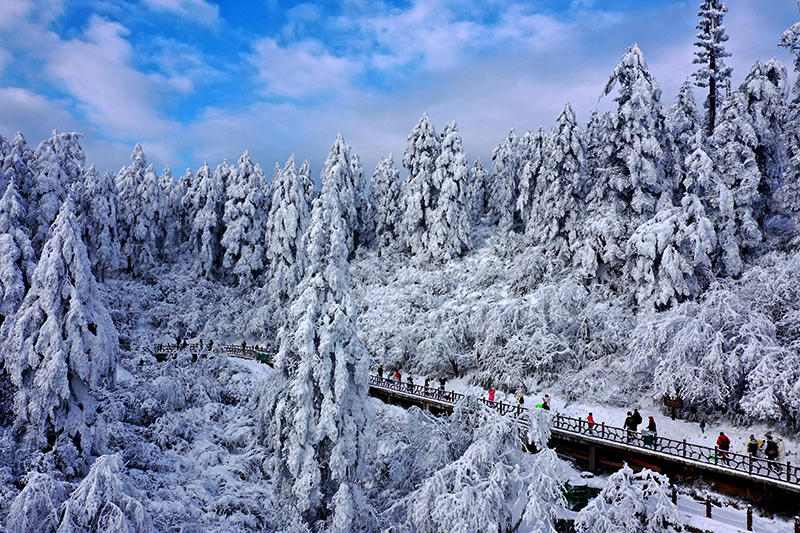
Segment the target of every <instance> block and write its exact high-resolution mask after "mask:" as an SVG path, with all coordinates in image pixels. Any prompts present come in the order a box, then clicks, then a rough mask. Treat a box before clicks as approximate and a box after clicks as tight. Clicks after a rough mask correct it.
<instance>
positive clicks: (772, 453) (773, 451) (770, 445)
mask: <svg viewBox="0 0 800 533" xmlns="http://www.w3.org/2000/svg"><path fill="white" fill-rule="evenodd" d="M764 455H766V456H767V459H769V461H770V463H769V467H770V468H774V469H775V470H778V471H780V467H779V466H778V465H777V464H776V463H775V460H776V459H777V458H778V443H776V442H775V441H774V440H772V435H767V442H766V443H765V444H764Z"/></svg>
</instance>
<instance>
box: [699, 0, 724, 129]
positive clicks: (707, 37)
mask: <svg viewBox="0 0 800 533" xmlns="http://www.w3.org/2000/svg"><path fill="white" fill-rule="evenodd" d="M727 12H728V6H727V5H726V4H725V3H724V2H720V1H719V0H704V1H703V3H701V4H700V8H699V9H698V11H697V16H698V17H699V20H698V21H697V29H698V30H700V33H698V34H697V41H695V43H694V45H695V46H696V47H697V48H698V50H697V51H696V52H695V53H694V55H695V58H694V60H693V61H692V63H694V64H696V65H700V67H699V68H698V69H697V71H696V72H695V73H694V74H693V76H694V79H695V83H696V84H697V86H698V87H702V88H706V87H707V88H708V97H707V98H706V100H705V102H704V103H703V106H704V107H705V109H706V131H707V134H708V136H709V137H710V136H711V134H712V133H714V128H715V127H716V122H717V121H716V116H717V111H718V110H719V108H720V107H721V105H722V103H723V101H724V98H725V96H724V95H722V94H721V91H726V92H727V91H730V84H731V72H733V68H732V67H728V66H726V65H725V58H726V57H730V55H731V54H730V53H729V52H726V51H725V45H724V43H725V42H726V41H727V40H728V36H727V35H726V34H725V26H724V25H723V23H722V19H723V18H724V17H725V13H727Z"/></svg>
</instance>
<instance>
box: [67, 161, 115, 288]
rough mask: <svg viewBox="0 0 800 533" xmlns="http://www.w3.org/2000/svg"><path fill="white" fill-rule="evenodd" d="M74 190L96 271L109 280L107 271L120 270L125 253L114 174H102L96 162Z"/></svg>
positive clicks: (81, 223) (90, 256)
mask: <svg viewBox="0 0 800 533" xmlns="http://www.w3.org/2000/svg"><path fill="white" fill-rule="evenodd" d="M73 191H74V192H73V194H74V200H75V208H76V210H77V213H76V214H77V217H78V224H79V226H80V227H81V228H83V234H82V235H83V242H84V244H86V249H87V252H88V254H89V262H90V263H91V265H92V271H93V272H94V274H95V277H97V278H98V280H99V281H105V278H106V273H113V272H116V271H117V270H119V268H120V256H121V253H122V252H121V246H120V238H119V227H118V222H117V212H118V205H117V185H116V182H115V176H114V173H113V172H111V171H108V172H106V173H105V174H103V175H102V176H101V175H100V173H99V172H98V171H97V168H95V166H94V165H92V166H90V167H89V169H88V170H87V171H86V173H85V175H84V178H83V181H82V182H78V183H76V184H75V186H73Z"/></svg>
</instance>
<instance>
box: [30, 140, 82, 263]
mask: <svg viewBox="0 0 800 533" xmlns="http://www.w3.org/2000/svg"><path fill="white" fill-rule="evenodd" d="M81 137H82V135H81V134H80V133H58V132H57V131H55V130H54V131H53V135H52V137H50V138H49V139H47V140H45V141H42V142H41V143H40V144H39V146H38V148H36V151H35V152H34V157H35V158H36V168H37V170H38V172H37V174H36V179H35V182H34V185H33V188H32V189H31V191H30V194H29V195H28V198H27V200H28V226H29V227H30V228H31V235H32V237H31V244H32V245H33V249H34V250H35V251H36V252H37V253H38V252H39V251H40V250H41V249H42V245H43V244H44V241H45V240H46V239H47V230H49V229H50V225H51V224H52V223H53V221H54V220H55V219H56V215H58V211H59V209H61V205H62V204H63V203H64V200H65V199H66V198H67V191H68V190H69V188H70V186H71V185H72V184H73V183H75V182H76V181H78V180H79V179H81V178H82V176H81V174H82V173H83V164H84V162H85V161H86V156H85V155H84V153H83V148H81V145H80V143H79V142H78V140H79V139H80V138H81Z"/></svg>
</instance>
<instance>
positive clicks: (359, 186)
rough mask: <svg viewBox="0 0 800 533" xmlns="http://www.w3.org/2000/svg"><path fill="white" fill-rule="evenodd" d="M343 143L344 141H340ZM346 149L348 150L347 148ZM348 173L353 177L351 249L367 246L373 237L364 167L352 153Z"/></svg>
mask: <svg viewBox="0 0 800 533" xmlns="http://www.w3.org/2000/svg"><path fill="white" fill-rule="evenodd" d="M342 140H343V141H344V139H342ZM348 148H350V147H349V146H348ZM350 173H351V174H352V176H353V192H354V196H353V204H354V205H355V208H356V226H355V231H354V234H353V244H354V246H353V248H354V249H356V248H359V247H361V246H369V245H370V244H371V243H372V239H373V238H374V235H372V234H371V232H370V229H371V226H370V220H371V219H372V214H371V213H370V211H369V202H367V198H366V197H365V196H364V194H365V192H366V188H367V180H366V178H365V177H364V167H363V165H362V164H361V158H360V157H359V156H358V154H357V153H355V152H353V153H352V155H351V157H350Z"/></svg>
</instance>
